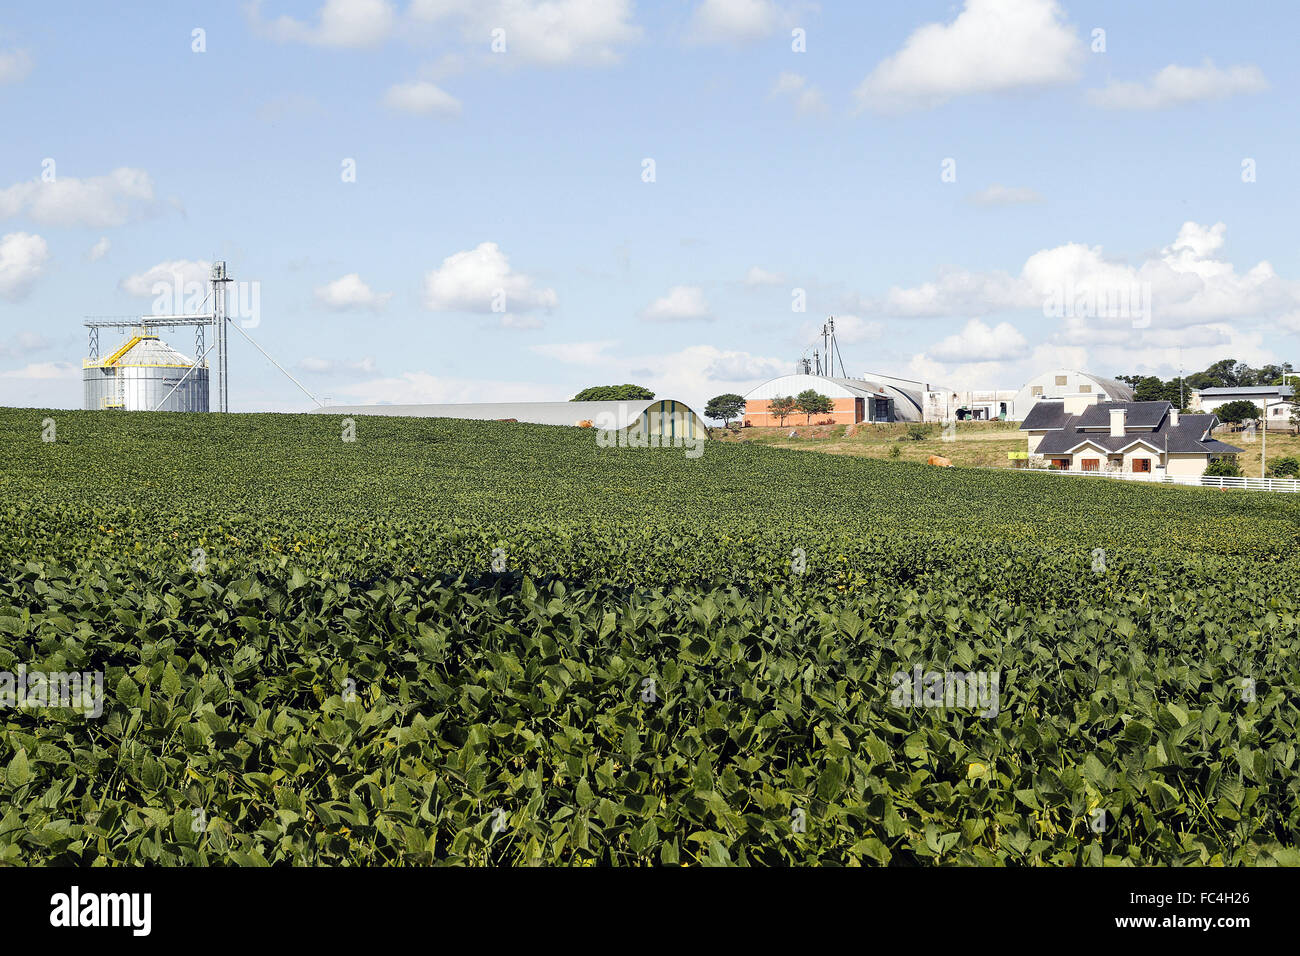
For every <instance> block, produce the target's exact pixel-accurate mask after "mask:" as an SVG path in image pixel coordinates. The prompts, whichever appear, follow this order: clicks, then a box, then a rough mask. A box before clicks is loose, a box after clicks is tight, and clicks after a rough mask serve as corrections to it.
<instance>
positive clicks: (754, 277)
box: [745, 266, 785, 285]
mask: <svg viewBox="0 0 1300 956" xmlns="http://www.w3.org/2000/svg"><path fill="white" fill-rule="evenodd" d="M784 281H785V276H783V275H781V274H780V273H779V272H768V271H767V270H765V269H760V268H759V267H758V266H751V267H750V269H749V272H748V273H746V275H745V285H780V284H781V283H782V282H784Z"/></svg>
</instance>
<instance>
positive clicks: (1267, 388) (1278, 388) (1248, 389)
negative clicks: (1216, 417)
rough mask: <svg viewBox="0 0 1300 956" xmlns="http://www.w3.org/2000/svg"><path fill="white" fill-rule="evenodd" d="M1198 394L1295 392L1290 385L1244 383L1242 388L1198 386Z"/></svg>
mask: <svg viewBox="0 0 1300 956" xmlns="http://www.w3.org/2000/svg"><path fill="white" fill-rule="evenodd" d="M1196 392H1197V394H1198V395H1201V396H1205V395H1277V396H1278V397H1280V398H1290V397H1291V395H1292V394H1294V392H1293V390H1292V388H1291V386H1290V385H1243V386H1241V387H1240V388H1219V387H1217V386H1216V387H1214V388H1198V389H1197V390H1196Z"/></svg>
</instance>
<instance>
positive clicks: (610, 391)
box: [569, 385, 655, 402]
mask: <svg viewBox="0 0 1300 956" xmlns="http://www.w3.org/2000/svg"><path fill="white" fill-rule="evenodd" d="M654 397H655V393H654V392H652V391H650V389H648V388H646V387H645V386H644V385H592V386H591V387H590V388H584V389H583V390H582V391H581V392H579V393H578V394H577V395H574V396H573V398H571V399H569V401H571V402H635V401H641V400H645V401H649V400H650V399H652V398H654Z"/></svg>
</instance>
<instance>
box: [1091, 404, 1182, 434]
mask: <svg viewBox="0 0 1300 956" xmlns="http://www.w3.org/2000/svg"><path fill="white" fill-rule="evenodd" d="M1173 407H1174V406H1172V405H1170V404H1169V403H1168V402H1097V403H1096V404H1095V405H1089V406H1088V407H1087V408H1085V409H1084V410H1083V413H1082V414H1081V415H1080V416H1079V421H1078V427H1079V428H1109V427H1110V413H1111V412H1112V411H1114V410H1115V409H1121V408H1122V409H1123V410H1124V427H1125V428H1155V427H1156V426H1157V425H1159V424H1160V420H1161V419H1162V418H1164V417H1165V415H1167V414H1168V413H1169V410H1170V409H1171V408H1173Z"/></svg>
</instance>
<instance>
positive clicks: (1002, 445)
mask: <svg viewBox="0 0 1300 956" xmlns="http://www.w3.org/2000/svg"><path fill="white" fill-rule="evenodd" d="M909 427H911V426H910V425H907V424H902V423H896V424H890V425H856V426H854V425H805V424H800V423H794V422H792V423H791V424H789V425H786V426H785V427H784V428H766V427H755V428H745V429H742V430H741V432H740V433H739V434H738V435H737V434H734V433H732V432H729V431H726V430H724V429H714V435H715V436H716V437H717V438H718V440H719V441H723V442H746V443H753V444H758V445H763V446H766V447H769V448H790V449H795V450H797V451H816V452H822V453H824V454H829V455H854V456H858V457H861V458H885V459H888V458H890V454H891V451H892V449H894V448H898V449H899V452H900V455H899V459H898V460H900V461H912V462H920V463H922V464H924V463H925V461H926V460H927V459H928V458H929V457H930V456H931V455H942V456H943V457H945V458H948V459H950V460H951V461H952V463H953V464H954V465H958V466H962V467H966V468H1010V467H1012V462H1011V460H1010V459H1009V458H1008V457H1007V454H1008V452H1013V451H1024V450H1025V436H1024V435H1023V434H1022V433H1021V432H1020V430H1019V429H1020V423H1019V422H958V423H957V433H956V438H955V439H953V440H952V441H944V440H943V426H942V425H938V424H932V425H927V426H926V427H927V428H929V429H930V435H929V437H927V438H925V439H923V440H922V441H910V440H908V439H907V438H906V435H907V430H908V428H909ZM791 431H793V432H795V437H794V438H791V437H790V432H791ZM1215 437H1216V438H1218V439H1219V440H1220V441H1224V442H1227V443H1228V444H1229V445H1236V446H1237V447H1238V448H1240V449H1242V454H1241V456H1240V458H1239V462H1240V464H1241V470H1242V473H1243V474H1245V475H1248V476H1250V477H1256V478H1257V477H1259V473H1260V471H1259V462H1260V453H1261V451H1262V449H1263V442H1262V441H1261V440H1260V438H1258V437H1256V438H1255V440H1254V441H1250V440H1248V439H1247V438H1246V437H1245V436H1244V435H1243V434H1240V433H1232V432H1226V431H1225V432H1220V433H1217V434H1216V435H1215ZM1287 456H1295V457H1300V436H1296V435H1283V434H1278V433H1276V432H1270V433H1269V436H1268V460H1269V461H1270V462H1273V461H1276V460H1277V459H1278V458H1284V457H1287Z"/></svg>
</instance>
